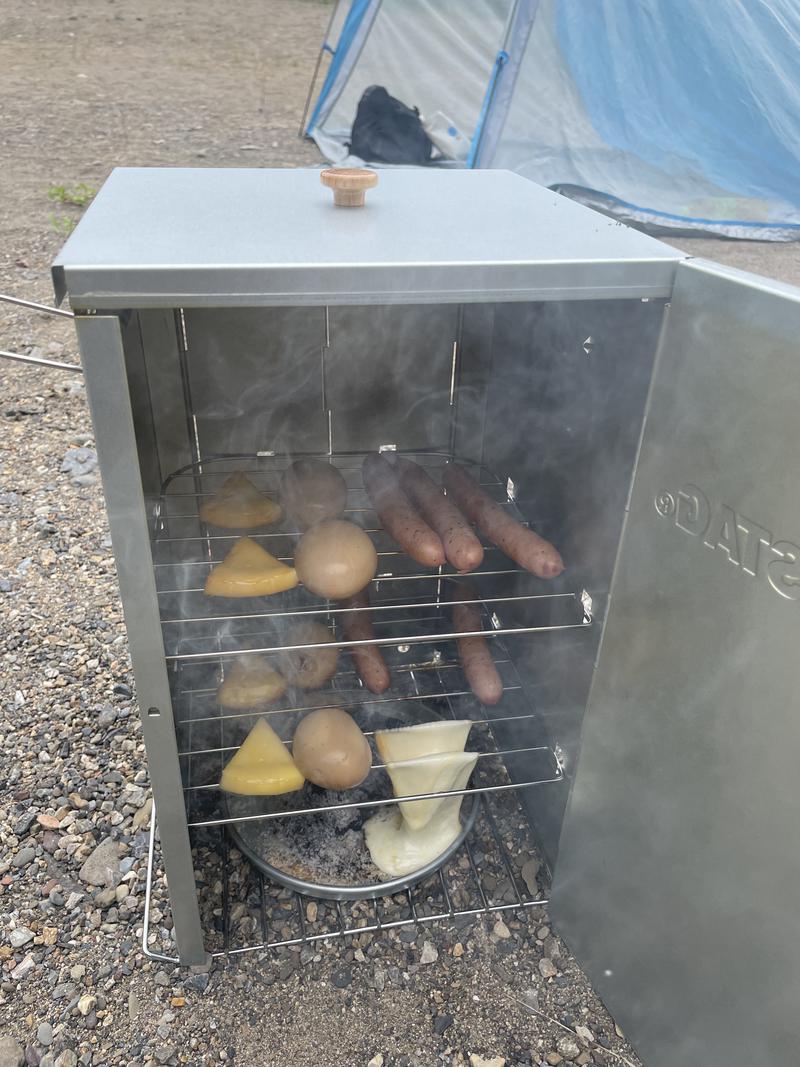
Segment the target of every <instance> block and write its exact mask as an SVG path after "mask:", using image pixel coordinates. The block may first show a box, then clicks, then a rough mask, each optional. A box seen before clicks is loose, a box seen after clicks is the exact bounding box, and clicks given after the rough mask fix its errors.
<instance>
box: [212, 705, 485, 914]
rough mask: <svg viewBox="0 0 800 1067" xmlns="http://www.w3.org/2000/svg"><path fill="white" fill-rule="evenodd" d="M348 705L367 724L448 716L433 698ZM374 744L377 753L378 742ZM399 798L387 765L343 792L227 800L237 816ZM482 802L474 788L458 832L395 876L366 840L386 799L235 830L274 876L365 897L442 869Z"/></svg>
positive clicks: (377, 726) (299, 887)
mask: <svg viewBox="0 0 800 1067" xmlns="http://www.w3.org/2000/svg"><path fill="white" fill-rule="evenodd" d="M332 703H333V701H332ZM348 710H349V711H350V712H351V713H352V715H353V718H354V719H355V720H356V722H357V723H358V724H359V726H360V727H361V728H362V729H364V730H382V729H392V728H396V727H400V726H414V725H416V724H417V723H423V722H432V721H433V720H436V719H443V718H445V717H446V716H443V715H442V714H441V712H440V711H439V710H438V709H436V708H435V707H433V706H432V705H430V704H424V703H421V702H419V701H403V700H397V701H386V702H382V703H380V704H378V705H375V704H372V705H370V706H369V708H368V710H367V709H366V708H365V709H361V708H352V709H348ZM370 742H372V739H371V738H370ZM372 748H373V758H375V757H376V754H375V749H374V744H373V745H372ZM392 797H393V793H392V784H391V781H390V780H389V776H388V774H387V773H386V772H385V771H383V770H381V771H373V772H372V773H371V774H370V775H369V777H368V778H367V780H366V782H364V783H363V784H362V785H360V786H358V787H357V788H356V789H348V790H346V791H343V792H333V791H332V790H327V789H320V788H319V787H318V786H315V785H312V784H311V783H310V782H306V784H305V786H304V787H303V789H302V790H300V791H298V792H296V793H289V794H284V795H283V796H279V797H247V796H238V795H236V794H233V793H228V794H223V804H224V806H225V808H226V809H227V815H228V816H229V817H231V818H238V817H241V816H247V815H262V814H267V813H270V814H271V813H273V812H275V813H277V812H280V811H286V812H289V811H292V810H293V809H295V808H298V807H314V806H316V805H327V804H347V803H353V802H355V803H363V802H366V801H370V800H390V799H392ZM479 804H480V797H479V794H475V793H473V794H467V795H466V796H465V797H464V800H463V802H462V805H461V816H460V817H461V831H460V833H459V834H458V836H457V837H456V839H455V840H454V841H453V842H452V843H451V844H450V845H449V846H448V847H447V848H446V849H444V851H443V852H441V853H440V854H439V855H438V856H437V857H436V858H435V859H433V860H432V861H431V862H430V863H427V864H426V865H425V866H424V867H420V868H418V869H417V870H415V871H411V872H409V873H408V874H404V875H402V876H401V877H399V878H391V879H387V877H386V875H385V874H384V873H383V872H382V871H380V870H379V869H378V868H377V867H376V866H375V865H374V863H373V862H372V858H371V857H370V854H369V849H368V848H367V845H366V841H365V839H364V829H363V827H364V823H365V822H366V821H367V820H368V819H370V818H371V817H372V816H373V815H374V814H375V813H376V812H379V811H382V810H384V808H385V806H382V805H379V806H377V807H368V808H338V809H337V810H335V811H326V812H320V813H319V814H318V815H288V814H287V815H286V816H285V817H284V818H274V819H256V820H254V821H251V822H240V823H231V824H229V825H228V831H229V833H230V835H231V838H232V839H233V841H234V843H235V844H236V847H237V848H238V849H239V850H240V851H241V852H242V853H243V854H244V855H245V856H247V858H248V859H249V860H250V862H251V863H252V864H253V865H254V866H255V867H256V868H257V869H258V870H259V871H261V872H263V874H265V875H266V876H267V877H268V878H270V879H272V880H273V881H274V882H278V883H279V884H280V885H284V886H287V887H288V888H289V889H293V890H296V891H297V892H298V893H304V894H306V895H308V896H312V897H320V898H323V899H327V900H364V899H371V898H375V897H383V896H389V895H391V894H392V893H397V892H400V891H401V890H403V889H408V888H409V887H410V886H412V885H415V884H416V883H417V882H420V881H422V880H423V879H425V878H427V877H428V876H429V875H431V874H433V873H435V872H436V871H437V870H438V869H439V868H440V867H441V866H442V864H443V863H446V862H447V860H448V859H449V858H450V857H451V856H452V855H453V853H454V852H456V851H457V850H458V849H459V848H460V847H461V845H462V843H463V841H464V838H465V837H466V836H467V834H468V833H469V832H470V830H471V829H472V827H473V825H474V824H475V819H476V817H477V814H478V808H479Z"/></svg>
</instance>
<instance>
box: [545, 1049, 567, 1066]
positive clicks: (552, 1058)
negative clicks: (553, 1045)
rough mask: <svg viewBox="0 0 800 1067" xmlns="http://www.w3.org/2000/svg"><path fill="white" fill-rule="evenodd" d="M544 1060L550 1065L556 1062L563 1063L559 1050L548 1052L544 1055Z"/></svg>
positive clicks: (554, 1064)
mask: <svg viewBox="0 0 800 1067" xmlns="http://www.w3.org/2000/svg"><path fill="white" fill-rule="evenodd" d="M545 1060H546V1061H547V1062H548V1063H549V1064H551V1067H556V1064H558V1063H563V1061H564V1057H563V1056H562V1055H561V1053H560V1052H548V1053H547V1055H546V1056H545Z"/></svg>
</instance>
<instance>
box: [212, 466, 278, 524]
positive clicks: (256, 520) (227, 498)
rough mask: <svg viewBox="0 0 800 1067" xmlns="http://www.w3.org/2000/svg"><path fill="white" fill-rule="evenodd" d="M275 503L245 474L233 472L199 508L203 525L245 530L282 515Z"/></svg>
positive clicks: (274, 519)
mask: <svg viewBox="0 0 800 1067" xmlns="http://www.w3.org/2000/svg"><path fill="white" fill-rule="evenodd" d="M282 514H283V513H282V511H281V509H280V506H279V505H278V504H276V503H275V501H274V500H270V498H269V497H268V496H267V495H266V493H262V492H261V490H260V489H256V487H255V486H254V485H253V483H252V482H251V481H250V479H249V478H248V477H247V475H246V474H243V473H242V472H241V471H236V473H235V474H232V475H231V476H230V478H227V479H226V480H225V482H223V484H222V486H221V488H220V490H219V492H217V493H215V494H214V496H213V497H212V498H211V499H210V500H207V501H206V502H205V504H203V505H202V507H201V508H200V518H201V519H202V520H203V522H210V523H213V524H214V526H223V527H225V528H226V529H229V530H244V529H247V528H248V527H250V526H268V525H269V524H270V523H271V522H276V521H277V520H278V519H279V518H280V517H281V515H282Z"/></svg>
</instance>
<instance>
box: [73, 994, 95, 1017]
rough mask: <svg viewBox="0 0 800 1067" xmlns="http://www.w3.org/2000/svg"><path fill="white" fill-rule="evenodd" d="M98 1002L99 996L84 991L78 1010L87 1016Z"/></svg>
mask: <svg viewBox="0 0 800 1067" xmlns="http://www.w3.org/2000/svg"><path fill="white" fill-rule="evenodd" d="M96 1004H97V997H95V996H92V994H91V993H84V994H83V996H82V997H81V998H80V1000H79V1001H78V1011H79V1012H80V1013H81V1015H83V1016H86V1015H88V1014H89V1013H90V1012H92V1011H94V1008H95V1005H96Z"/></svg>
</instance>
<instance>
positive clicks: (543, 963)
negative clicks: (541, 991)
mask: <svg viewBox="0 0 800 1067" xmlns="http://www.w3.org/2000/svg"><path fill="white" fill-rule="evenodd" d="M539 974H540V975H541V976H542V978H555V976H556V975H557V974H558V969H557V967H556V965H555V964H554V963H553V961H552V960H549V959H548V958H547V957H546V956H545V958H544V959H542V960H539Z"/></svg>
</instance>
